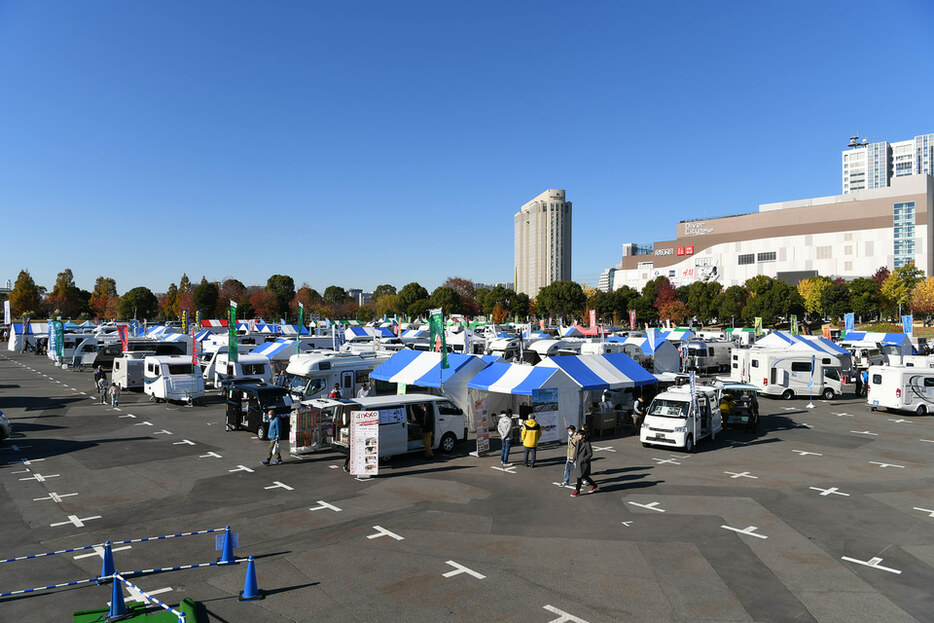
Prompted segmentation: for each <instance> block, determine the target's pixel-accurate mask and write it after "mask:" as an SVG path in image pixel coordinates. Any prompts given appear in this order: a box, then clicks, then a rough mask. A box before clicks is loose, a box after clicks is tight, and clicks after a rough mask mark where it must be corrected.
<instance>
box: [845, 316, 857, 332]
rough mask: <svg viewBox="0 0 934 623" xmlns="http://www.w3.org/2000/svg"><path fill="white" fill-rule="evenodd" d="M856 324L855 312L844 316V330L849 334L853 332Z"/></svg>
mask: <svg viewBox="0 0 934 623" xmlns="http://www.w3.org/2000/svg"><path fill="white" fill-rule="evenodd" d="M855 322H856V316H855V314H854V313H853V312H849V313H848V314H844V315H843V330H844V331H846V332H847V333H849V332H850V331H852V330H853V326H854V323H855Z"/></svg>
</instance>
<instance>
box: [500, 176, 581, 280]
mask: <svg viewBox="0 0 934 623" xmlns="http://www.w3.org/2000/svg"><path fill="white" fill-rule="evenodd" d="M514 220H515V284H516V292H524V293H526V294H528V295H529V297H530V298H535V297H536V296H537V295H538V291H539V290H541V289H542V288H544V287H545V286H548V285H551V284H552V283H553V282H555V281H565V280H570V279H571V202H570V201H565V200H564V191H563V190H554V189H549V190H546V191H545V192H543V193H542V194H540V195H539V196H538V197H535V198H534V199H532V200H531V201H529V202H528V203H526V204H525V205H524V206H522V209H520V210H519V211H518V212H516V214H515V217H514Z"/></svg>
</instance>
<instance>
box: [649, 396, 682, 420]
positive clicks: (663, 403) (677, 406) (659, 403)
mask: <svg viewBox="0 0 934 623" xmlns="http://www.w3.org/2000/svg"><path fill="white" fill-rule="evenodd" d="M688 406H689V405H688V403H687V402H682V401H680V400H664V399H659V398H656V399H655V400H653V401H652V406H651V407H650V408H649V415H659V416H661V417H672V418H686V417H687V414H688Z"/></svg>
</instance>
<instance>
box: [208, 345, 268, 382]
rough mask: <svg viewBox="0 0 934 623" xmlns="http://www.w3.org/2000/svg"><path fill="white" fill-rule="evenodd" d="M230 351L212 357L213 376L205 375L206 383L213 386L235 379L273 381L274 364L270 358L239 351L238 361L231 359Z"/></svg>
mask: <svg viewBox="0 0 934 623" xmlns="http://www.w3.org/2000/svg"><path fill="white" fill-rule="evenodd" d="M229 356H230V354H229V353H222V354H220V355H215V356H214V357H213V358H212V359H211V363H212V364H213V366H210V365H209V367H213V369H214V376H213V378H210V377H206V375H205V374H204V373H202V376H203V377H205V384H210V385H211V387H214V388H218V387H222V386H223V385H224V383H230V382H233V381H251V380H252V381H264V382H266V383H272V366H270V364H269V359H268V358H266V357H264V356H262V355H253V354H251V353H237V361H235V362H234V361H230V359H229Z"/></svg>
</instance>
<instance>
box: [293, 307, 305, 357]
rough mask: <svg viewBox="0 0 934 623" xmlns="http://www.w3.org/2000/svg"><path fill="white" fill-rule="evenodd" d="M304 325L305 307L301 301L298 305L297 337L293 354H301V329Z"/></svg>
mask: <svg viewBox="0 0 934 623" xmlns="http://www.w3.org/2000/svg"><path fill="white" fill-rule="evenodd" d="M304 325H305V305H304V303H302V302H301V301H299V303H298V335H296V336H295V354H296V355H297V354H299V353H301V352H302V349H301V344H302V328H303V327H304Z"/></svg>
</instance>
